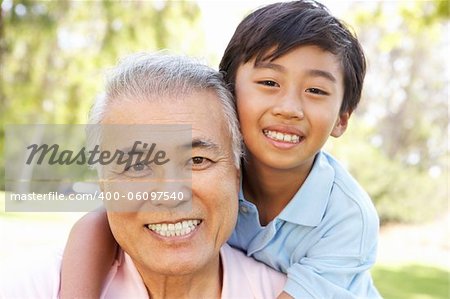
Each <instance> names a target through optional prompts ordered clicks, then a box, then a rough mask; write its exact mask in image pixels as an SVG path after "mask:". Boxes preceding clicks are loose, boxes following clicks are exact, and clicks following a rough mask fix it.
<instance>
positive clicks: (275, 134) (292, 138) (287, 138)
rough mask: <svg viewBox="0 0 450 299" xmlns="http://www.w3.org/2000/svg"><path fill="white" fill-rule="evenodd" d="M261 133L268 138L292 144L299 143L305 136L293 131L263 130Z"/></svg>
mask: <svg viewBox="0 0 450 299" xmlns="http://www.w3.org/2000/svg"><path fill="white" fill-rule="evenodd" d="M263 133H264V135H265V136H266V137H268V138H269V139H272V140H275V141H279V142H287V143H293V144H297V143H300V142H301V141H302V140H303V139H304V138H305V137H304V136H300V135H297V134H294V133H282V132H279V131H275V130H263Z"/></svg>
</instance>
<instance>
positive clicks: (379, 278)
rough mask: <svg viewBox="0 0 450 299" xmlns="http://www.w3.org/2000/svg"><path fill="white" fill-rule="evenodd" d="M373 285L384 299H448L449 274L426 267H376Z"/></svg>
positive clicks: (449, 292) (449, 295)
mask: <svg viewBox="0 0 450 299" xmlns="http://www.w3.org/2000/svg"><path fill="white" fill-rule="evenodd" d="M372 276H373V279H374V281H375V285H376V286H377V288H378V290H379V291H380V293H381V295H382V296H383V298H385V299H441V298H442V299H448V298H450V289H449V281H450V272H449V271H446V270H444V269H439V268H436V267H431V266H427V265H419V264H408V265H401V266H389V265H387V266H385V265H380V266H376V267H375V268H374V269H373V270H372Z"/></svg>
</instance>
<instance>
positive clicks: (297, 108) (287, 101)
mask: <svg viewBox="0 0 450 299" xmlns="http://www.w3.org/2000/svg"><path fill="white" fill-rule="evenodd" d="M302 106H303V105H302V100H301V97H300V96H299V95H297V94H295V93H289V94H286V95H285V96H284V97H282V98H280V99H279V100H278V101H277V102H276V104H275V106H274V107H273V109H272V112H273V114H274V115H275V116H278V117H283V118H286V119H292V118H296V119H303V118H304V117H305V115H304V113H303V107H302Z"/></svg>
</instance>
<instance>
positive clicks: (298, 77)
mask: <svg viewBox="0 0 450 299" xmlns="http://www.w3.org/2000/svg"><path fill="white" fill-rule="evenodd" d="M343 86H344V83H343V73H342V70H341V65H340V63H339V60H338V58H337V56H335V55H333V54H332V53H330V52H327V51H323V50H322V49H320V48H319V47H316V46H300V47H298V48H295V49H294V50H292V51H290V52H288V53H287V54H285V55H283V56H281V57H279V58H277V59H275V60H273V61H263V62H260V63H258V64H256V65H254V60H251V61H249V62H248V63H246V64H243V65H241V66H240V67H239V68H238V70H237V74H236V82H235V88H236V89H235V90H236V100H237V110H238V114H239V120H240V123H241V129H242V134H243V137H244V141H245V145H246V146H247V148H248V150H249V154H250V158H251V159H252V160H254V161H255V160H256V161H258V162H259V163H262V164H264V165H266V166H269V167H271V168H275V169H280V170H281V169H283V170H294V169H304V170H307V171H309V168H310V167H311V165H312V162H313V160H314V156H315V154H316V153H317V152H318V151H319V150H320V149H321V148H322V146H323V145H324V144H325V142H326V140H327V138H328V136H330V135H332V136H334V137H339V136H340V135H342V133H344V131H345V129H346V126H347V121H348V118H349V116H350V114H349V113H343V114H339V111H340V107H341V103H342V99H343V95H344V87H343Z"/></svg>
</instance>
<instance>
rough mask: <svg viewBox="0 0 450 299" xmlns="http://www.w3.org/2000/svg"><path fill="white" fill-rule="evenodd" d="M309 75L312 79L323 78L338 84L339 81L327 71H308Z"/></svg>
mask: <svg viewBox="0 0 450 299" xmlns="http://www.w3.org/2000/svg"><path fill="white" fill-rule="evenodd" d="M307 73H308V75H310V76H311V77H323V78H325V79H328V80H330V81H332V82H336V81H337V80H336V78H335V77H334V76H333V74H332V73H330V72H327V71H323V70H317V69H313V70H308V71H307Z"/></svg>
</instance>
